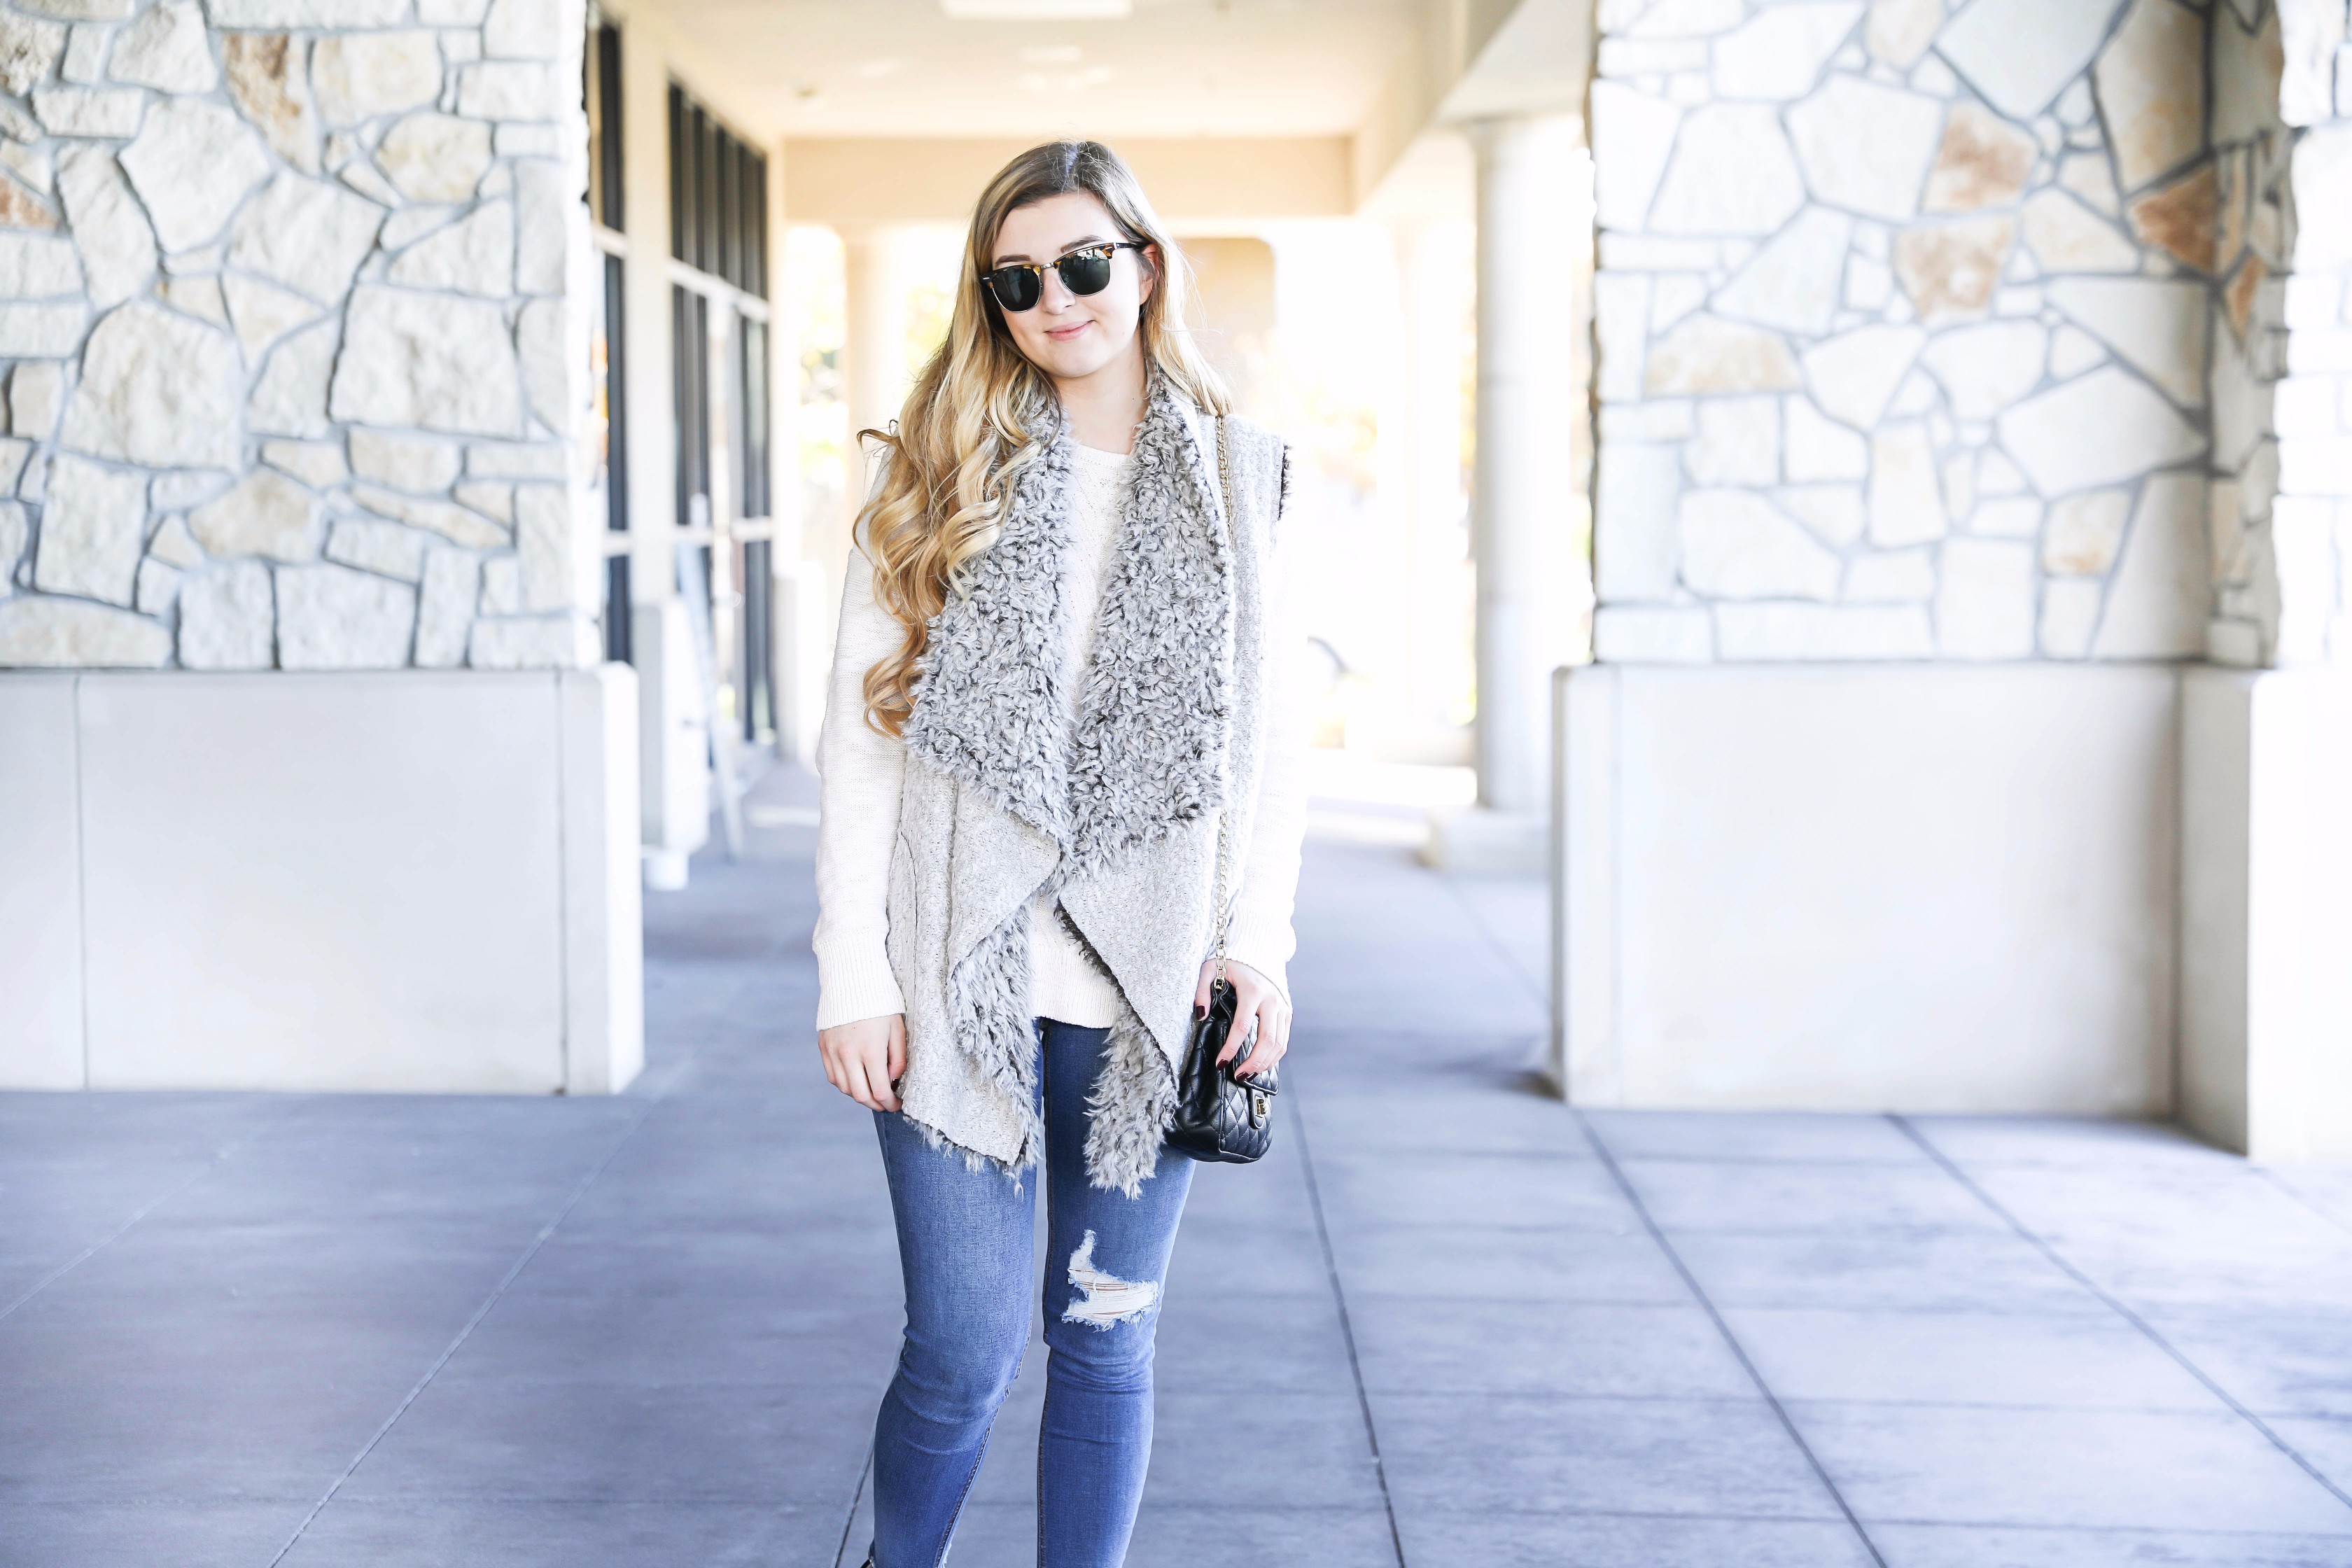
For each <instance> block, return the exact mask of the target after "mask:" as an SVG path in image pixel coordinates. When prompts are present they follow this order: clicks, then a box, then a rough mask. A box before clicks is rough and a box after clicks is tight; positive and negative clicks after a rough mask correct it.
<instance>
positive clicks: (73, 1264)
mask: <svg viewBox="0 0 2352 1568" xmlns="http://www.w3.org/2000/svg"><path fill="white" fill-rule="evenodd" d="M81 1092H83V1093H85V1094H87V1093H89V1092H90V1091H89V1090H88V1089H84V1090H82V1091H81ZM309 1109H310V1101H309V1100H298V1101H297V1102H296V1103H294V1104H293V1105H291V1106H289V1107H288V1108H287V1109H286V1110H282V1111H280V1112H279V1113H278V1115H276V1116H273V1117H271V1118H270V1119H269V1120H268V1121H265V1122H263V1123H262V1124H261V1125H260V1126H258V1127H256V1128H254V1129H253V1130H252V1131H249V1132H247V1134H246V1135H245V1136H244V1137H242V1138H240V1139H238V1140H237V1141H236V1142H234V1143H231V1144H230V1145H229V1146H228V1147H227V1148H226V1149H223V1150H220V1151H219V1152H216V1153H215V1154H214V1155H213V1157H212V1158H211V1159H209V1160H207V1161H205V1163H203V1164H201V1165H199V1166H197V1167H196V1168H195V1169H194V1170H193V1171H191V1172H189V1173H187V1174H186V1175H185V1176H184V1177H182V1178H181V1179H180V1180H179V1181H178V1182H177V1183H175V1184H173V1185H172V1186H170V1187H167V1188H166V1189H164V1190H163V1192H161V1193H158V1194H155V1196H154V1197H153V1198H152V1199H150V1200H149V1201H148V1203H147V1204H146V1205H145V1206H144V1207H142V1208H141V1209H140V1210H139V1211H138V1212H137V1213H136V1214H134V1215H131V1217H130V1218H129V1219H126V1220H124V1221H123V1222H122V1223H121V1225H119V1226H116V1227H115V1228H114V1229H113V1230H112V1231H110V1232H109V1233H108V1234H107V1235H106V1236H105V1237H103V1238H101V1239H100V1240H98V1241H94V1242H92V1243H91V1244H90V1245H89V1246H88V1247H84V1248H83V1249H82V1250H81V1251H80V1252H79V1253H77V1254H75V1255H74V1256H73V1257H72V1258H69V1259H68V1260H67V1261H66V1262H64V1263H61V1264H59V1265H58V1267H57V1268H52V1269H51V1270H49V1272H47V1274H44V1275H42V1276H41V1278H40V1279H37V1280H35V1281H34V1282H33V1286H32V1289H28V1290H26V1292H25V1293H24V1294H23V1295H21V1296H19V1297H17V1298H16V1300H13V1301H11V1302H9V1303H8V1304H7V1305H6V1306H5V1307H0V1321H5V1319H6V1318H7V1316H8V1315H9V1314H10V1313H11V1312H14V1311H15V1310H16V1309H17V1308H19V1307H21V1306H23V1305H24V1304H25V1303H26V1302H27V1301H29V1300H32V1299H33V1298H34V1297H36V1296H37V1295H39V1294H40V1293H41V1292H42V1291H44V1290H46V1289H48V1288H49V1287H50V1286H52V1285H54V1284H56V1283H57V1282H58V1280H60V1279H64V1278H65V1277H66V1276H67V1275H68V1274H70V1273H72V1272H73V1271H74V1270H75V1269H77V1268H80V1267H81V1266H82V1265H83V1264H85V1263H87V1262H89V1260H90V1259H91V1258H95V1257H97V1256H98V1255H99V1254H100V1253H101V1252H103V1251H105V1250H106V1249H107V1248H108V1247H112V1246H113V1245H114V1244H115V1243H116V1242H118V1241H121V1239H122V1238H123V1237H126V1236H128V1235H130V1234H131V1230H132V1229H133V1228H134V1227H135V1226H137V1225H138V1224H139V1222H140V1221H142V1220H143V1219H145V1218H146V1217H147V1216H148V1215H151V1214H153V1213H154V1212H155V1211H156V1210H157V1209H159V1208H162V1207H163V1205H165V1204H167V1203H170V1202H171V1201H172V1200H173V1198H176V1197H178V1196H179V1195H180V1194H182V1193H184V1192H186V1191H187V1190H188V1189H189V1188H190V1187H193V1186H194V1185H195V1184H197V1183H198V1182H201V1181H203V1180H204V1179H205V1177H206V1176H209V1175H211V1174H212V1173H214V1172H215V1171H217V1170H219V1169H220V1168H221V1167H222V1166H223V1165H225V1164H226V1163H228V1162H229V1161H230V1160H232V1159H234V1158H235V1157H236V1155H238V1154H240V1153H242V1152H244V1151H245V1149H246V1147H247V1145H249V1144H251V1143H252V1142H254V1141H255V1140H257V1139H258V1138H260V1137H261V1136H263V1135H264V1134H265V1133H269V1132H275V1131H278V1129H279V1128H280V1127H283V1126H284V1125H286V1123H288V1122H289V1121H293V1120H294V1118H295V1117H297V1116H299V1115H300V1114H301V1113H302V1112H303V1111H304V1110H309Z"/></svg>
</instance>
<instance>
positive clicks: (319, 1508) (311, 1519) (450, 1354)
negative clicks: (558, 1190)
mask: <svg viewBox="0 0 2352 1568" xmlns="http://www.w3.org/2000/svg"><path fill="white" fill-rule="evenodd" d="M694 1054H695V1053H693V1052H688V1054H687V1055H686V1056H685V1057H684V1058H681V1059H680V1062H679V1066H680V1067H681V1068H683V1067H684V1066H685V1064H686V1063H687V1062H688V1061H691V1060H692V1059H693V1057H694ZM676 1082H677V1074H676V1073H675V1072H673V1073H672V1074H671V1075H670V1076H669V1081H668V1082H667V1083H665V1084H664V1085H663V1086H662V1089H661V1092H660V1093H659V1094H657V1095H654V1096H650V1097H648V1098H647V1099H646V1100H644V1101H643V1102H642V1109H640V1110H638V1111H637V1113H636V1114H635V1116H633V1117H631V1118H630V1119H629V1121H628V1123H627V1125H625V1126H624V1127H623V1128H622V1129H621V1134H620V1136H619V1137H617V1138H615V1139H614V1140H613V1141H612V1142H611V1143H609V1144H607V1145H606V1146H605V1149H604V1152H603V1153H602V1154H600V1155H598V1156H597V1157H596V1163H594V1164H593V1165H591V1166H590V1167H588V1171H587V1173H586V1174H585V1175H583V1176H582V1177H581V1178H580V1180H579V1182H578V1183H577V1184H575V1185H574V1186H573V1187H572V1192H571V1194H570V1195H569V1196H567V1197H566V1198H565V1199H564V1200H563V1203H562V1206H561V1207H560V1208H558V1209H557V1210H556V1211H555V1213H554V1215H552V1216H551V1218H550V1219H549V1220H548V1221H547V1223H546V1224H544V1225H542V1226H540V1227H539V1233H538V1234H537V1235H536V1236H533V1237H531V1238H530V1242H529V1243H528V1244H527V1245H526V1246H525V1247H523V1249H522V1255H521V1256H520V1257H519V1258H516V1259H515V1260H514V1262H513V1263H512V1264H511V1265H510V1266H509V1268H508V1269H507V1271H506V1273H505V1275H504V1276H503V1277H502V1278H500V1279H499V1282H498V1283H497V1284H496V1285H494V1286H492V1287H491V1289H490V1293H489V1295H488V1297H487V1298H486V1299H485V1300H483V1302H482V1304H481V1305H480V1306H479V1307H477V1308H476V1309H475V1310H474V1315H473V1316H472V1317H470V1318H467V1320H466V1323H465V1326H464V1327H463V1328H460V1329H459V1330H458V1331H457V1337H456V1338H454V1339H452V1340H451V1341H450V1342H449V1343H448V1344H447V1346H446V1347H445V1348H444V1349H443V1350H442V1352H441V1353H440V1355H438V1356H437V1357H436V1358H435V1359H434V1362H433V1364H432V1365H431V1366H428V1367H426V1368H425V1375H424V1376H423V1377H420V1378H418V1379H417V1380H416V1383H415V1386H414V1387H412V1388H410V1389H409V1391H408V1393H407V1394H406V1396H405V1397H404V1398H403V1399H402V1400H401V1402H400V1403H399V1404H398V1405H395V1406H394V1408H393V1412H392V1414H391V1415H387V1416H385V1417H384V1419H383V1425H382V1426H378V1427H377V1428H376V1429H375V1432H374V1434H373V1436H370V1437H369V1438H368V1440H367V1441H366V1442H365V1443H364V1444H362V1446H361V1447H360V1451H359V1452H358V1453H356V1454H354V1455H352V1461H351V1463H350V1464H348V1465H345V1466H344V1467H343V1468H342V1473H341V1474H340V1475H338V1476H337V1477H336V1478H335V1479H334V1480H333V1481H332V1482H331V1483H330V1484H329V1486H328V1488H327V1489H326V1491H325V1492H324V1493H323V1494H322V1495H321V1496H320V1499H319V1500H318V1501H317V1502H315V1503H312V1504H311V1505H310V1512H308V1513H306V1514H304V1515H303V1516H302V1521H301V1522H300V1523H299V1524H297V1525H296V1526H295V1527H294V1533H293V1534H291V1535H289V1536H288V1537H287V1538H286V1544H285V1545H283V1546H281V1547H279V1548H278V1554H277V1555H276V1556H274V1557H272V1558H271V1559H270V1560H269V1565H268V1568H278V1564H279V1563H283V1562H285V1561H286V1556H287V1553H289V1552H292V1551H293V1550H294V1548H295V1547H296V1546H297V1545H299V1544H300V1542H301V1540H302V1537H303V1535H304V1534H305V1533H306V1532H307V1531H309V1530H310V1526H311V1525H312V1524H314V1523H316V1522H317V1521H318V1518H319V1516H320V1514H321V1513H324V1512H325V1511H326V1509H327V1505H328V1504H329V1503H331V1502H332V1501H334V1500H335V1496H336V1494H337V1493H339V1492H341V1490H342V1489H343V1486H344V1483H346V1482H348V1481H349V1480H350V1479H352V1476H354V1475H356V1474H357V1473H358V1472H359V1468H360V1467H361V1466H362V1465H363V1464H365V1463H367V1459H368V1456H369V1455H371V1454H373V1453H374V1452H375V1450H376V1447H377V1446H378V1445H379V1444H381V1443H382V1442H383V1440H384V1439H385V1438H386V1437H388V1436H391V1435H392V1429H393V1428H394V1426H398V1425H399V1424H400V1418H401V1417H402V1416H404V1415H407V1414H408V1411H409V1407H410V1406H411V1405H415V1403H416V1401H417V1400H418V1399H419V1398H421V1397H422V1396H423V1395H424V1393H425V1389H426V1388H428V1387H430V1386H431V1385H432V1383H433V1380H434V1379H435V1378H436V1377H438V1376H439V1375H440V1374H441V1369H442V1368H443V1367H445V1366H447V1365H448V1364H449V1363H450V1361H451V1360H452V1359H453V1358H455V1357H456V1355H457V1352H458V1351H459V1350H460V1349H462V1348H463V1347H464V1346H465V1343H466V1341H467V1339H468V1338H469V1337H471V1336H472V1334H473V1332H474V1331H475V1330H476V1329H478V1328H479V1327H480V1326H481V1324H482V1320H483V1319H485V1318H487V1317H488V1316H489V1315H490V1312H491V1310H492V1309H494V1308H495V1307H497V1306H498V1304H499V1302H500V1301H501V1300H505V1298H506V1293H507V1291H508V1289H509V1288H511V1287H512V1286H513V1284H514V1282H515V1281H516V1280H517V1279H520V1278H521V1276H522V1271H523V1270H524V1269H525V1268H528V1267H530V1260H531V1259H532V1258H536V1257H538V1256H539V1252H540V1248H541V1247H545V1246H546V1245H547V1242H548V1238H549V1237H552V1236H553V1235H554V1234H555V1232H556V1230H557V1228H558V1227H559V1226H562V1224H563V1222H564V1221H565V1220H567V1219H569V1218H570V1217H572V1210H573V1209H574V1208H576V1207H578V1206H579V1204H580V1200H581V1199H582V1198H584V1197H586V1196H587V1195H588V1189H589V1188H590V1187H592V1186H593V1185H595V1184H596V1179H597V1178H598V1177H600V1176H602V1175H603V1174H604V1170H605V1167H606V1166H608V1165H610V1164H611V1163H613V1161H614V1159H615V1158H616V1157H617V1156H618V1155H619V1154H620V1152H621V1150H622V1149H623V1148H624V1147H625V1146H626V1145H627V1143H628V1142H629V1140H630V1139H632V1138H635V1136H636V1135H637V1132H638V1131H639V1129H641V1128H643V1127H644V1126H645V1124H646V1121H647V1120H648V1119H649V1118H651V1117H652V1115H653V1113H654V1112H655V1111H656V1110H658V1109H660V1107H661V1104H662V1102H663V1100H665V1099H666V1098H667V1096H668V1094H669V1089H670V1085H671V1084H674V1083H676Z"/></svg>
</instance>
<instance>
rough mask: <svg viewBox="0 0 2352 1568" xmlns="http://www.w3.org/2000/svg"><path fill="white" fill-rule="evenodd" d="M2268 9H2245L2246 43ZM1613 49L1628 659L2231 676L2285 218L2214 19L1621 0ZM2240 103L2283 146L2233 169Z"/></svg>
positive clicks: (2098, 8) (1603, 584)
mask: <svg viewBox="0 0 2352 1568" xmlns="http://www.w3.org/2000/svg"><path fill="white" fill-rule="evenodd" d="M2253 4H2254V0H2217V4H2216V5H2215V7H2214V9H2215V10H2217V11H2220V12H2222V13H2231V8H2232V7H2233V6H2235V7H2238V9H2239V12H2240V13H2242V14H2243V15H2244V16H2245V23H2246V24H2247V25H2243V26H2242V25H2240V24H2239V23H2238V22H2237V21H2236V20H2235V18H2234V16H2233V18H2232V20H2231V22H2230V23H2228V24H2226V25H2227V26H2233V27H2237V28H2238V31H2237V32H2235V33H2232V34H2231V39H2232V43H2231V47H2235V48H2238V49H2240V50H2241V52H2245V51H2254V52H2259V50H2260V48H2261V47H2263V46H2262V43H2261V38H2262V37H2263V35H2262V34H2261V33H2260V32H2259V31H2258V30H2257V29H2256V28H2255V27H2254V26H2252V24H2255V23H2259V22H2260V20H2261V19H2260V18H2259V17H2258V16H2254V15H2252V5H2253ZM1601 28H1602V37H1601V46H1600V55H1599V68H1600V74H1601V79H1600V80H1599V81H1598V82H1596V84H1595V86H1594V89H1593V101H1592V133H1593V144H1594V149H1595V153H1596V157H1597V160H1598V174H1599V210H1600V222H1601V252H1600V254H1601V275H1600V278H1599V279H1598V281H1597V313H1598V321H1597V328H1596V331H1597V335H1598V340H1599V355H1600V363H1599V369H1598V373H1597V379H1598V392H1599V396H1600V399H1601V467H1600V473H1599V478H1598V488H1597V503H1598V505H1597V516H1596V541H1595V557H1596V570H1597V575H1598V590H1599V595H1600V599H1601V610H1600V612H1599V615H1598V617H1597V621H1596V627H1595V634H1596V646H1597V651H1598V654H1599V657H1601V658H1603V659H1604V660H1609V659H1622V660H1635V661H1646V660H1677V661H1692V662H1704V661H1709V660H1717V659H1720V660H1738V659H1818V658H1897V659H1905V658H1909V659H1925V658H1946V659H2032V658H2044V659H2083V658H2108V659H2139V658H2181V657H2188V656H2193V655H2197V654H2200V653H2202V652H2203V651H2204V648H2205V646H2206V640H2207V630H2208V621H2209V619H2210V607H2211V598H2212V595H2211V586H2210V569H2209V565H2208V560H2209V548H2208V542H2207V514H2208V492H2209V482H2208V479H2209V476H2208V468H2209V461H2210V450H2211V446H2212V442H2211V436H2212V431H2213V424H2214V421H2213V416H2212V410H2211V407H2210V404H2211V398H2210V395H2209V385H2208V377H2209V359H2210V353H2211V348H2210V342H2209V334H2210V331H2211V322H2212V318H2213V315H2214V306H2215V298H2216V294H2217V291H2218V292H2220V293H2221V294H2223V295H2226V296H2228V297H2230V298H2231V299H2233V300H2237V301H2238V302H2239V304H2240V305H2241V306H2242V307H2244V308H2245V309H2249V310H2250V309H2252V297H2253V296H2258V295H2259V294H2260V292H2261V288H2262V277H2261V276H2260V275H2259V274H2258V272H2257V273H2252V274H2250V272H2249V270H2248V267H2249V265H2250V264H2248V263H2245V262H2243V261H2242V260H2241V259H2240V258H2242V257H2244V256H2245V255H2246V254H2247V253H2248V252H2249V251H2251V252H2252V254H2254V255H2255V256H2257V257H2259V256H2260V255H2262V254H2264V250H2263V247H2266V246H2267V247H2275V245H2276V244H2277V242H2278V236H2279V233H2280V226H2281V215H2280V212H2279V207H2278V204H2277V201H2276V200H2275V199H2274V198H2275V196H2276V191H2275V184H2276V182H2275V181H2272V182H2271V183H2270V184H2268V185H2264V184H2263V179H2264V178H2265V173H2266V170H2267V165H2260V161H2259V160H2257V159H2253V158H2251V157H2247V156H2242V146H2243V144H2244V142H2246V141H2248V140H2249V138H2250V137H2252V136H2253V135H2254V134H2255V133H2254V132H2252V130H2251V129H2248V128H2250V127H2251V126H2252V116H2253V108H2252V107H2249V106H2247V105H2245V104H2242V103H2240V102H2239V101H2238V100H2236V99H2235V98H2231V97H2229V96H2228V95H2226V94H2225V95H2222V101H2221V102H2219V103H2217V104H2215V105H2212V106H2209V105H2208V104H2207V102H2206V96H2207V94H2206V79H2207V78H2206V68H2207V51H2208V47H2209V45H2208V39H2207V30H2208V16H2207V13H2206V12H2205V11H2203V10H2200V8H2198V7H2196V6H2193V5H2187V4H2182V3H2181V0H1954V3H1953V4H1950V5H1947V4H1945V3H1944V0H1876V3H1874V4H1864V3H1862V0H1836V3H1827V0H1805V3H1781V0H1603V3H1602V5H1601ZM2272 36H2274V35H2272ZM2249 70H2252V67H2249ZM2209 107H2210V109H2211V110H2215V111H2218V112H2216V115H2215V120H2216V128H2217V131H2226V132H2236V131H2239V130H2241V129H2247V132H2248V133H2247V135H2243V136H2236V137H2234V138H2233V139H2231V151H2229V152H2228V153H2225V155H2224V156H2223V157H2222V158H2221V160H2219V161H2218V162H2217V160H2216V159H2215V158H2214V157H2213V156H2212V153H2211V146H2210V142H2211V140H2212V139H2211V138H2209V135H2208V131H2207V125H2208V114H2209ZM2225 182H2226V183H2227V190H2226V192H2225V191H2224V189H2223V186H2224V183H2225ZM2265 194H2267V195H2269V196H2270V197H2272V198H2273V199H2270V200H2268V201H2265V200H2263V199H2262V198H2263V196H2264V195H2265ZM2225 195H2226V198H2227V199H2226V200H2225ZM2224 207H2227V209H2228V212H2229V214H2230V221H2228V222H2225V221H2224V219H2223V208H2224ZM2233 225H2234V226H2233ZM2233 263H2234V266H2233ZM2250 276H2251V277H2252V281H2251V282H2249V281H2248V279H2249V277H2250ZM2244 319H2245V318H2244V317H2243V316H2241V330H2242V322H2243V320H2244ZM2232 434H2233V435H2234V434H2236V432H2235V431H2233V432H2232ZM2227 457H2228V458H2229V460H2231V461H2232V462H2236V463H2239V464H2241V465H2244V464H2249V463H2259V461H2260V458H2259V457H2258V456H2253V455H2250V449H2249V448H2248V447H2246V446H2245V444H2244V443H2241V444H2240V445H2239V447H2237V448H2235V449H2233V450H2232V451H2231V452H2230V453H2229V454H2227Z"/></svg>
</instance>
